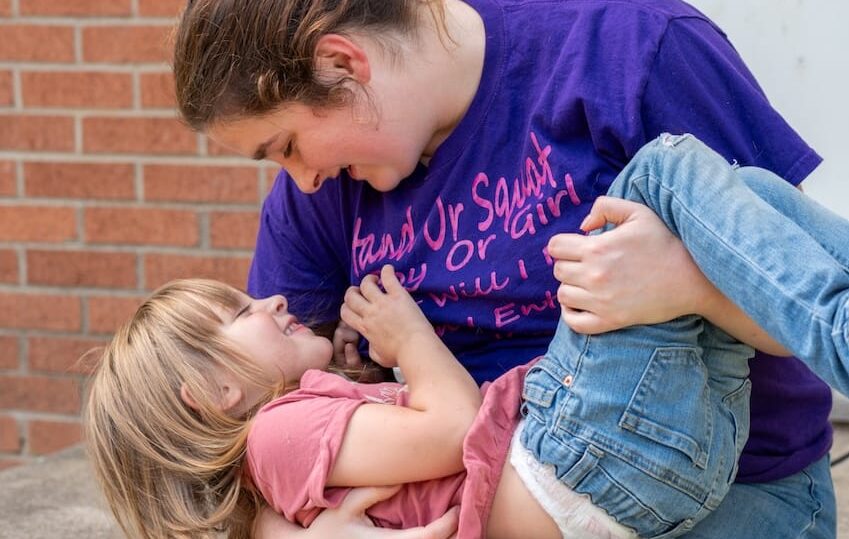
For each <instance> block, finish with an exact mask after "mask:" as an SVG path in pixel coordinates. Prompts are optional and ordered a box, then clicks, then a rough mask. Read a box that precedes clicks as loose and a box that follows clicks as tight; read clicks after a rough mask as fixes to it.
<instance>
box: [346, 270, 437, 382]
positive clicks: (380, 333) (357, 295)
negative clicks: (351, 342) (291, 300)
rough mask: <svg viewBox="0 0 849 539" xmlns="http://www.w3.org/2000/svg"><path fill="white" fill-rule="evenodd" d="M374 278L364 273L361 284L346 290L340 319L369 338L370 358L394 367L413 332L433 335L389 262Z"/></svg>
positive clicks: (383, 364) (431, 329) (425, 319)
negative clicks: (378, 276) (378, 279)
mask: <svg viewBox="0 0 849 539" xmlns="http://www.w3.org/2000/svg"><path fill="white" fill-rule="evenodd" d="M380 284H381V285H382V286H383V290H381V288H380V286H378V281H377V277H376V276H374V275H366V276H365V278H363V280H362V282H361V283H360V286H358V287H357V286H352V287H350V288H349V289H348V291H347V292H346V293H345V303H344V304H343V305H342V311H341V312H342V320H343V321H345V322H346V323H347V324H348V325H349V326H351V327H352V328H354V329H356V330H357V331H359V332H360V333H361V334H362V335H363V337H365V338H366V339H368V341H369V344H370V345H371V348H370V355H371V357H372V359H374V360H375V361H376V362H378V363H380V364H381V365H382V366H384V367H395V366H397V364H398V363H397V361H398V355H399V353H400V351H401V348H402V347H403V346H405V345H406V344H408V343H409V342H410V341H411V339H410V337H411V336H412V335H413V334H416V333H421V334H426V335H433V337H434V339H436V338H437V337H436V335H435V334H434V332H433V327H432V326H431V325H430V322H428V321H427V318H425V316H424V314H423V313H422V311H421V309H419V306H418V305H416V302H415V300H413V298H412V296H410V294H409V293H408V292H407V291H406V290H405V289H404V286H403V285H402V284H401V283H400V282H399V281H398V278H397V277H396V276H395V270H394V269H393V268H392V266H390V265H386V266H383V268H382V269H381V270H380Z"/></svg>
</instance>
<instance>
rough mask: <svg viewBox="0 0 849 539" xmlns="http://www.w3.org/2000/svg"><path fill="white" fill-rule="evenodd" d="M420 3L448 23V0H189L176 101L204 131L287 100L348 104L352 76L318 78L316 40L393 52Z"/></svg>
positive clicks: (177, 51)
mask: <svg viewBox="0 0 849 539" xmlns="http://www.w3.org/2000/svg"><path fill="white" fill-rule="evenodd" d="M422 5H427V7H428V13H429V15H430V17H431V18H432V19H433V20H434V21H435V22H436V23H437V25H438V26H444V5H443V0H190V1H189V3H188V6H187V7H186V9H185V11H184V12H183V14H182V17H181V19H180V22H179V25H178V26H177V30H176V36H175V47H174V61H173V64H174V65H173V69H174V79H175V87H176V94H177V106H178V108H179V109H180V112H181V114H182V116H183V118H184V119H185V121H186V122H187V123H188V124H189V125H190V126H191V127H192V128H193V129H195V130H198V131H206V130H208V129H209V128H210V127H211V126H213V125H215V124H216V123H219V122H226V121H228V120H233V119H239V118H244V117H255V116H260V115H263V114H265V113H268V112H271V111H274V110H276V109H278V108H279V107H280V106H282V105H283V104H285V103H288V102H299V103H303V104H306V105H308V106H311V107H316V108H322V107H338V106H342V105H344V104H347V103H349V102H350V101H351V98H352V95H353V94H352V93H351V91H350V89H349V88H346V83H348V82H350V81H349V80H348V79H345V78H342V79H339V80H332V81H328V80H321V78H320V77H317V76H316V72H315V65H314V56H315V49H316V45H317V43H318V40H319V39H320V38H321V37H322V36H324V35H326V34H330V33H336V34H350V33H355V32H356V33H360V34H362V35H368V36H369V37H371V38H372V39H375V40H377V41H379V42H381V43H383V44H384V45H386V46H388V47H389V49H390V51H389V52H392V50H391V49H392V48H391V44H392V38H393V37H397V36H409V35H415V32H416V29H417V28H418V27H419V19H420V17H421V15H422V12H421V10H420V7H421V6H422Z"/></svg>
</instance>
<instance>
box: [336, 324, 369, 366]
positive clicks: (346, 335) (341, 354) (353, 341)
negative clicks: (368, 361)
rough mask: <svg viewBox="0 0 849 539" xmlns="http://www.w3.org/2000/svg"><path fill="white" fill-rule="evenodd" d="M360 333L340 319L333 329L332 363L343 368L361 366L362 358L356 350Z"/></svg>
mask: <svg viewBox="0 0 849 539" xmlns="http://www.w3.org/2000/svg"><path fill="white" fill-rule="evenodd" d="M359 342H360V334H359V333H357V330H355V329H354V328H352V327H351V326H349V325H348V324H346V323H345V321H344V320H341V321H340V322H339V324H337V325H336V329H335V330H334V331H333V364H334V365H336V366H337V367H341V368H343V369H352V370H353V369H359V368H362V367H363V358H362V357H360V352H359V350H357V344H358V343H359Z"/></svg>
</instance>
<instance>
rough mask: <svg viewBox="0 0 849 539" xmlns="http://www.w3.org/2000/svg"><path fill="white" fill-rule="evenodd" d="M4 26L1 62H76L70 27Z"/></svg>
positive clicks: (0, 41)
mask: <svg viewBox="0 0 849 539" xmlns="http://www.w3.org/2000/svg"><path fill="white" fill-rule="evenodd" d="M2 28H3V38H2V39H0V61H2V60H8V61H12V62H73V61H74V29H73V28H71V27H70V26H52V25H35V24H18V25H8V26H6V25H4V26H3V27H2Z"/></svg>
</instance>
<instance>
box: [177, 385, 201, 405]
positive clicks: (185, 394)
mask: <svg viewBox="0 0 849 539" xmlns="http://www.w3.org/2000/svg"><path fill="white" fill-rule="evenodd" d="M180 399H181V400H182V401H183V404H185V405H186V406H188V407H189V408H191V409H192V410H200V406H198V403H197V401H196V400H195V398H194V397H192V394H191V392H190V391H189V386H188V385H186V382H183V383H182V384H180Z"/></svg>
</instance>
